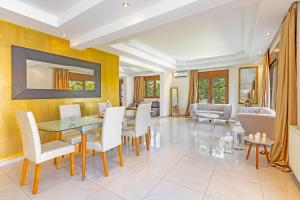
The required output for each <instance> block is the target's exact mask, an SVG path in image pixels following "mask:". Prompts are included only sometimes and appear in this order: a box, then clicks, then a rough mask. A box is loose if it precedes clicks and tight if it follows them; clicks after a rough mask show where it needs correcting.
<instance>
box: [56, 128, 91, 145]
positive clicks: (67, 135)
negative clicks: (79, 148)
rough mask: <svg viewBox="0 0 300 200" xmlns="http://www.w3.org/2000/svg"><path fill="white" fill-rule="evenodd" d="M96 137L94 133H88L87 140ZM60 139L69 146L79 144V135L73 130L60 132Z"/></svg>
mask: <svg viewBox="0 0 300 200" xmlns="http://www.w3.org/2000/svg"><path fill="white" fill-rule="evenodd" d="M92 137H96V135H95V133H94V132H88V133H87V138H92ZM62 139H63V141H65V142H67V143H69V144H73V145H74V144H79V143H81V133H80V132H79V131H77V130H75V129H71V130H67V131H62Z"/></svg>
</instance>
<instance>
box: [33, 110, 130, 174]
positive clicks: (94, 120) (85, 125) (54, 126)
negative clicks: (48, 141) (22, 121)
mask: <svg viewBox="0 0 300 200" xmlns="http://www.w3.org/2000/svg"><path fill="white" fill-rule="evenodd" d="M103 117H104V116H103V115H91V116H85V117H72V118H68V119H64V120H54V121H46V122H40V123H37V127H38V129H39V130H40V131H46V132H50V133H59V132H62V131H66V130H71V129H75V130H78V131H79V132H80V133H81V168H82V180H85V179H86V143H87V136H86V133H87V132H88V131H91V130H95V129H98V128H101V127H102V122H103ZM134 119H135V115H134V114H133V115H132V114H129V113H125V116H124V123H125V124H127V123H129V122H130V121H131V122H132V121H133V120H134ZM125 124H124V125H125ZM125 126H127V125H125Z"/></svg>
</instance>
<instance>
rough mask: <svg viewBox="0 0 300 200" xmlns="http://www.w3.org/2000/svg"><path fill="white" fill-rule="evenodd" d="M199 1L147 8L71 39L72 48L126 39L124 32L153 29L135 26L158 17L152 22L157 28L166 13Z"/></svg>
mask: <svg viewBox="0 0 300 200" xmlns="http://www.w3.org/2000/svg"><path fill="white" fill-rule="evenodd" d="M197 1H198V0H173V1H172V3H171V4H170V1H169V0H164V1H162V2H159V3H157V4H155V5H153V6H150V7H147V8H145V9H143V10H141V11H140V12H138V13H136V14H134V15H132V16H129V17H126V18H123V19H120V20H118V21H116V22H114V23H112V24H109V25H106V26H103V27H100V28H98V29H96V30H94V31H91V32H89V33H87V34H85V35H81V36H79V37H77V38H73V39H71V47H72V48H77V49H85V48H88V47H91V46H93V45H95V43H96V44H103V43H105V42H107V41H111V40H114V39H117V38H119V37H120V36H122V37H124V31H125V30H126V31H128V29H131V31H128V32H127V35H128V34H132V33H133V32H140V31H142V30H144V29H145V28H146V29H147V28H149V26H152V27H153V24H151V23H150V24H148V25H146V27H145V25H144V26H138V27H135V29H133V26H136V25H139V24H141V23H142V22H146V21H148V20H151V19H154V18H156V17H158V18H157V20H155V22H152V23H154V24H155V26H156V25H157V24H158V22H159V21H160V20H159V18H161V17H164V15H165V14H166V13H168V12H171V11H173V10H176V9H179V8H181V7H184V6H187V5H189V4H192V3H195V2H197ZM169 20H172V19H169ZM173 20H176V19H173ZM162 21H163V20H162Z"/></svg>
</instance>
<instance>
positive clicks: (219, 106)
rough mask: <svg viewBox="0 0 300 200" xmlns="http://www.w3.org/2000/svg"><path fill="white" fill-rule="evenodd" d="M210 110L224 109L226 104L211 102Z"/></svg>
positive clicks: (220, 110) (221, 110)
mask: <svg viewBox="0 0 300 200" xmlns="http://www.w3.org/2000/svg"><path fill="white" fill-rule="evenodd" d="M209 110H210V111H219V112H223V111H224V105H218V104H209Z"/></svg>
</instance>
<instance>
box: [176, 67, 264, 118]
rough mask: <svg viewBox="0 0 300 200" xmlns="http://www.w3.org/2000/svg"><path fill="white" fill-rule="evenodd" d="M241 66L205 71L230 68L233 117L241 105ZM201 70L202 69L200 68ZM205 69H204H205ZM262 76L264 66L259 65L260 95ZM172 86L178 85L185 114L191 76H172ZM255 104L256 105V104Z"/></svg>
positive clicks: (230, 98)
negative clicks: (239, 83) (239, 92)
mask: <svg viewBox="0 0 300 200" xmlns="http://www.w3.org/2000/svg"><path fill="white" fill-rule="evenodd" d="M253 66H255V65H253ZM239 67H241V66H233V67H222V68H215V69H209V70H205V71H213V70H224V69H229V94H228V95H229V97H228V101H229V104H231V105H232V117H234V116H235V114H236V113H237V112H238V111H239V108H240V106H243V105H240V104H239V102H238V87H239V86H238V79H239V78H238V77H239ZM199 71H201V70H199ZM203 71H204V70H203ZM261 76H262V66H261V65H259V67H258V80H259V81H258V97H260V94H261ZM171 86H172V87H178V94H179V113H180V115H183V114H184V113H185V109H186V106H187V102H188V95H189V78H188V77H184V78H172V83H171ZM258 99H259V98H258ZM254 106H255V105H254Z"/></svg>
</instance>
